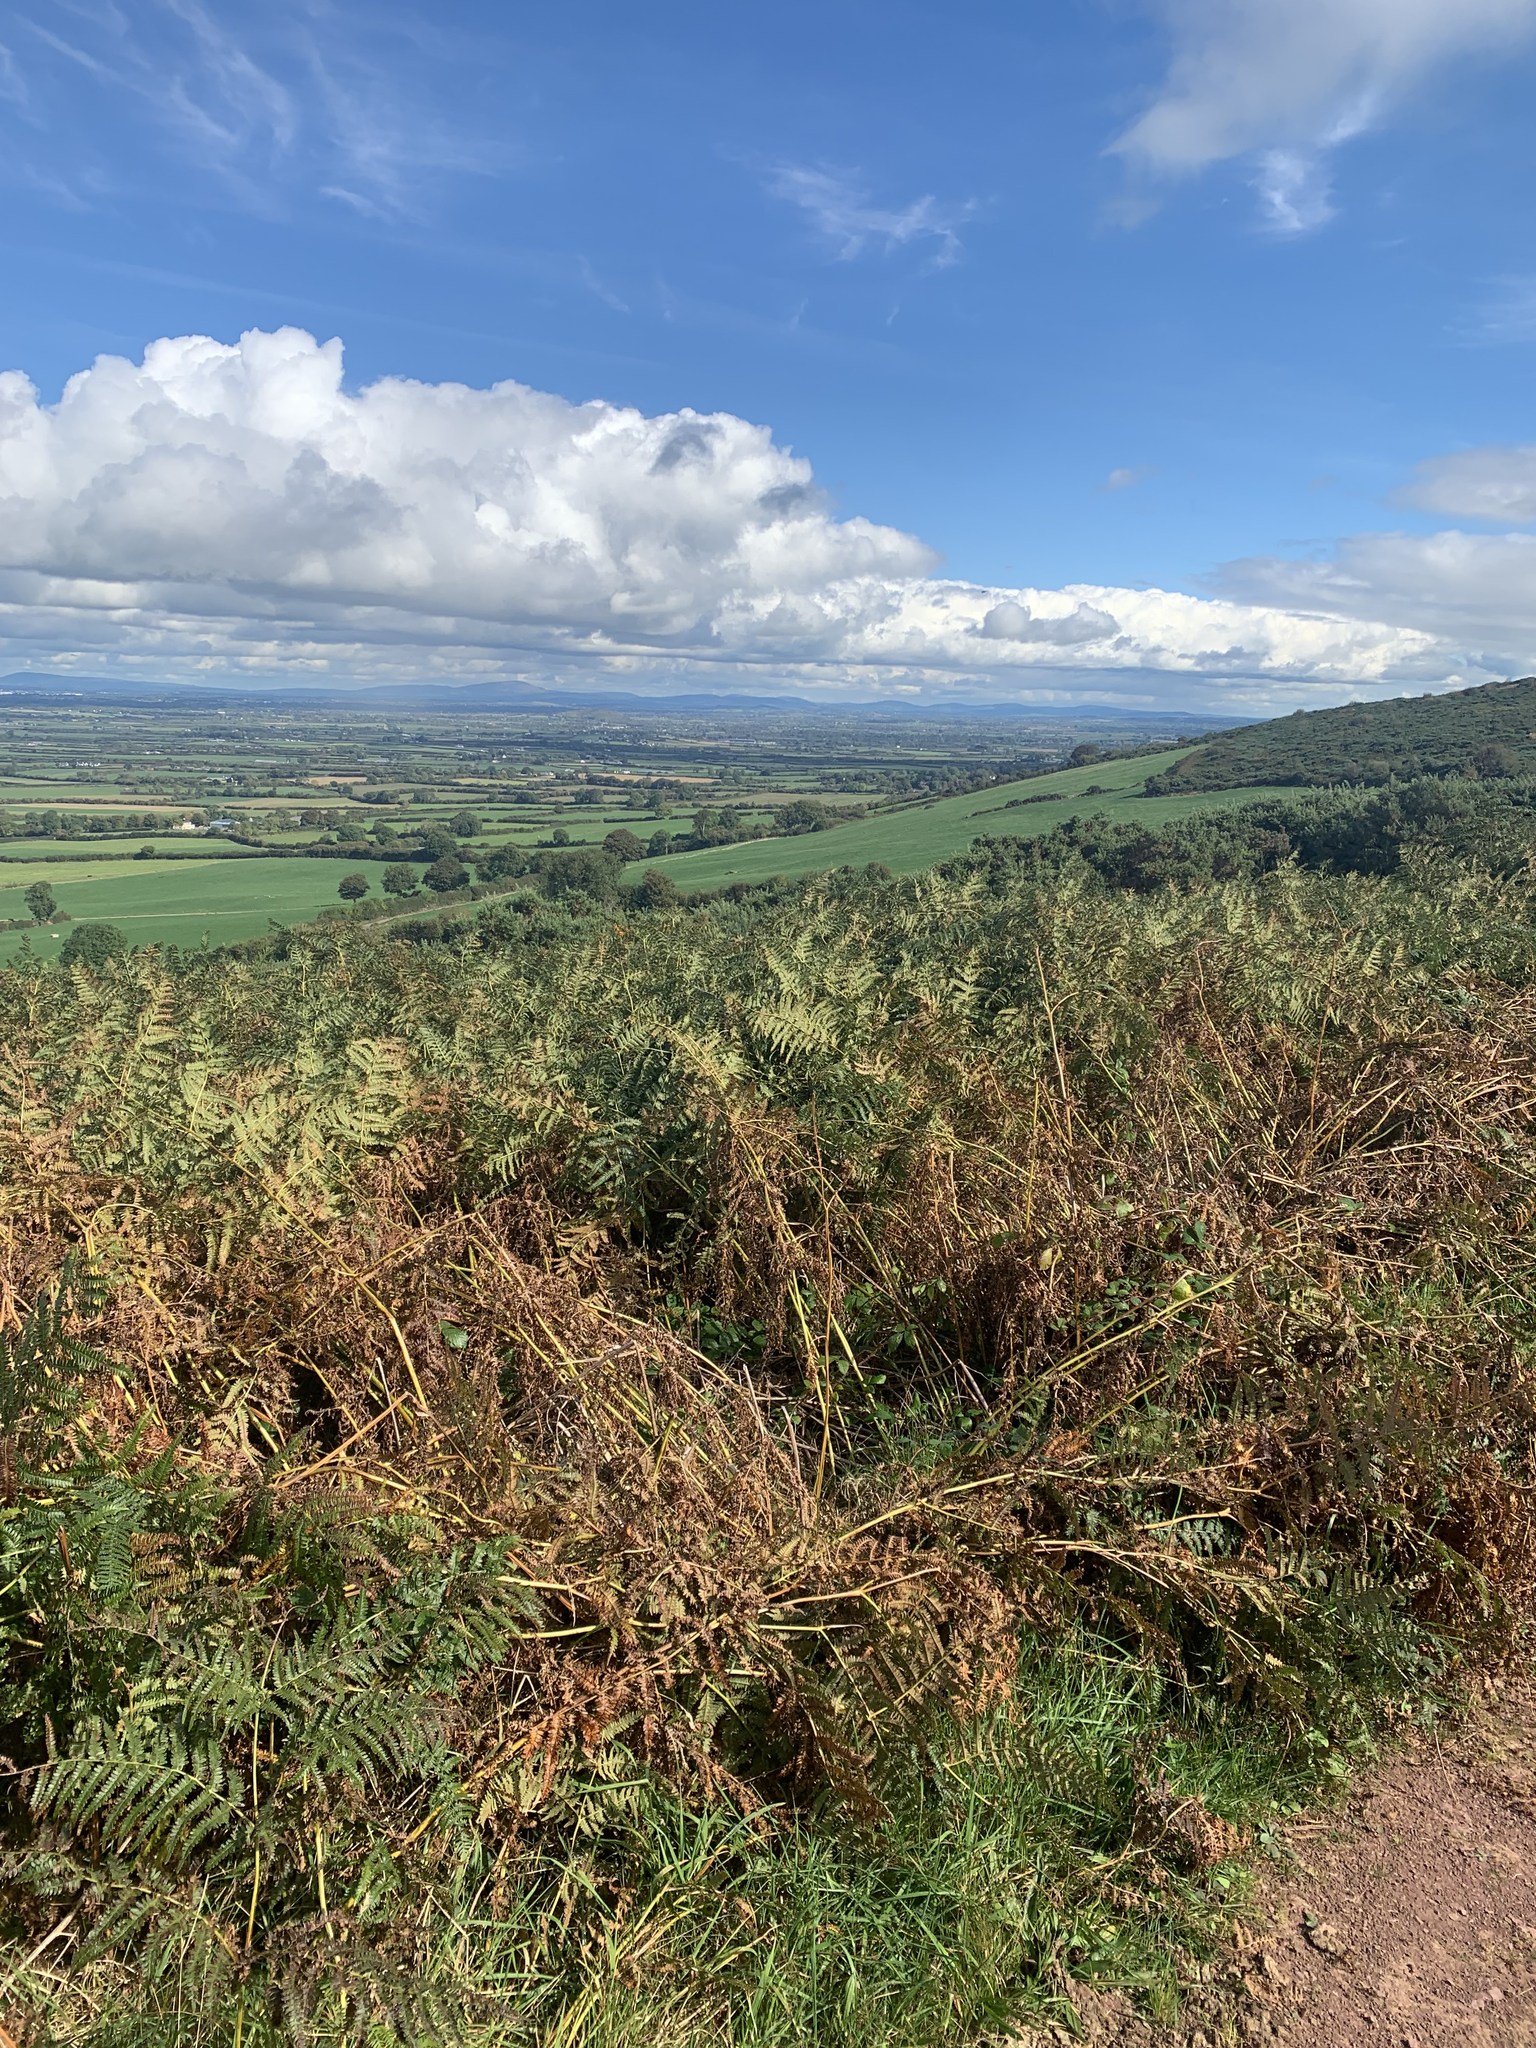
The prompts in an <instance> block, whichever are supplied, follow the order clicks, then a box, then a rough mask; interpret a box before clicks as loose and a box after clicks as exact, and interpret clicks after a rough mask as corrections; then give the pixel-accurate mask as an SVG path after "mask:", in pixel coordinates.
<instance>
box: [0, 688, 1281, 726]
mask: <svg viewBox="0 0 1536 2048" xmlns="http://www.w3.org/2000/svg"><path fill="white" fill-rule="evenodd" d="M101 698H104V699H108V700H110V701H111V702H113V703H118V704H134V705H137V706H140V707H141V708H143V709H154V708H157V707H168V706H172V705H174V706H175V707H176V708H177V709H180V710H184V709H186V708H188V707H189V706H193V705H198V706H207V707H208V708H210V709H217V708H218V706H219V705H221V704H234V703H238V704H247V705H259V704H271V705H281V706H282V707H284V708H285V709H288V710H296V709H300V708H304V707H311V708H313V709H316V710H327V711H340V710H365V711H379V712H391V711H395V712H410V711H461V712H469V713H473V712H512V713H516V712H521V713H523V714H525V715H527V716H532V717H554V716H558V715H559V714H560V713H562V712H571V711H616V712H624V713H627V714H628V715H629V716H631V717H634V718H662V717H666V718H695V717H700V718H701V717H719V716H720V715H721V714H722V713H727V714H728V713H732V712H737V713H756V714H758V715H764V714H768V715H778V716H780V717H784V716H791V715H792V716H796V717H837V718H860V719H864V718H868V719H878V720H882V721H885V722H888V723H894V722H900V723H907V722H909V721H913V722H923V723H930V724H935V723H937V724H959V723H965V722H975V721H986V722H988V723H992V722H997V721H1009V722H1014V723H1019V724H1026V725H1058V726H1059V725H1098V724H1111V723H1113V724H1117V725H1120V726H1130V727H1134V728H1136V729H1137V730H1140V729H1142V728H1143V727H1145V728H1147V729H1149V730H1156V731H1158V732H1163V731H1167V732H1171V733H1189V734H1191V735H1195V734H1203V733H1208V732H1210V731H1211V730H1212V729H1213V727H1214V726H1215V725H1216V724H1217V723H1218V722H1219V723H1220V725H1221V726H1222V727H1223V728H1225V727H1228V726H1232V725H1246V724H1249V723H1251V722H1252V721H1250V720H1248V719H1234V718H1233V717H1231V715H1230V714H1227V715H1226V716H1224V717H1223V718H1222V719H1221V720H1220V721H1217V720H1213V719H1212V718H1210V717H1209V716H1208V715H1207V714H1205V713H1203V712H1195V711H1158V712H1145V713H1143V712H1136V711H1126V710H1122V709H1120V708H1119V707H1117V706H1114V705H1103V704H1084V705H1072V706H1065V705H1062V706H1050V707H1048V708H1042V707H1040V706H1038V705H1033V704H1008V703H966V702H963V701H959V700H949V701H941V702H937V703H929V704H912V703H890V702H887V701H884V700H873V701H864V702H856V703H841V704H832V703H826V702H817V701H816V700H814V699H812V698H809V697H793V696H780V697H743V696H739V695H733V694H728V693H726V692H722V691H715V692H701V693H699V694H696V695H681V696H675V697H642V696H637V695H634V694H633V693H631V692H630V691H627V690H550V689H541V688H540V687H538V686H537V685H536V684H533V683H515V682H493V683H462V684H453V683H389V684H382V685H376V686H371V687H367V688H363V689H356V690H341V689H309V688H305V687H304V686H302V685H297V684H265V683H264V684H239V683H218V684H200V683H146V682H139V681H136V680H133V679H130V678H125V677H121V676H57V675H33V674H27V673H22V674H18V675H9V676H0V704H3V703H4V701H5V700H7V699H9V700H11V701H13V702H18V703H29V702H31V703H53V702H57V701H58V700H60V699H85V700H92V699H101Z"/></svg>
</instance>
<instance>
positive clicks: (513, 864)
mask: <svg viewBox="0 0 1536 2048" xmlns="http://www.w3.org/2000/svg"><path fill="white" fill-rule="evenodd" d="M475 867H476V869H477V871H478V873H479V876H480V879H481V881H482V882H504V881H507V880H509V879H510V878H511V877H512V876H514V875H526V874H527V872H528V856H527V854H526V853H524V851H523V849H522V848H521V847H520V846H516V845H514V844H513V843H512V841H511V840H506V841H504V842H503V843H502V845H500V846H497V847H493V848H492V850H491V852H490V853H488V854H487V855H486V857H485V859H484V860H479V861H476V862H475Z"/></svg>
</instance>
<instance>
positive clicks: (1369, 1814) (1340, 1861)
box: [1022, 1690, 1536, 2048]
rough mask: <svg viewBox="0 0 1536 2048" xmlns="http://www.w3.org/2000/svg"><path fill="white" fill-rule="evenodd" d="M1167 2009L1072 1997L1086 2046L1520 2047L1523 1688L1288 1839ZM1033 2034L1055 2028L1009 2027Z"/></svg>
mask: <svg viewBox="0 0 1536 2048" xmlns="http://www.w3.org/2000/svg"><path fill="white" fill-rule="evenodd" d="M1218 1975H1219V1978H1220V1981H1218V1982H1215V1983H1212V1984H1211V1985H1209V1986H1207V1987H1204V1988H1202V1989H1201V1990H1200V1991H1198V1992H1196V1993H1195V1995H1194V1996H1193V1997H1192V1999H1191V2001H1190V2005H1189V2007H1188V2009H1187V2011H1186V2014H1185V2017H1184V2019H1183V2021H1182V2023H1181V2024H1180V2025H1179V2026H1177V2027H1167V2026H1161V2025H1157V2024H1155V2023H1151V2022H1148V2021H1145V2020H1142V2019H1140V2018H1138V2017H1137V2016H1136V2015H1135V2014H1134V2013H1133V2012H1132V2011H1131V2010H1130V2008H1129V2006H1128V2005H1126V2004H1125V2003H1123V2002H1122V2001H1121V2000H1120V1999H1118V1998H1096V1997H1093V1996H1092V1995H1088V1996H1086V1997H1084V1998H1083V1999H1082V2000H1081V2001H1080V2010H1081V2013H1082V2019H1083V2023H1084V2034H1083V2035H1082V2036H1079V2037H1078V2038H1080V2039H1084V2038H1085V2039H1086V2040H1087V2041H1088V2042H1089V2043H1091V2044H1093V2048H1112V2044H1113V2048H1121V2044H1123V2048H1226V2044H1228V2043H1233V2044H1236V2043H1257V2044H1262V2048H1357V2044H1358V2048H1536V1692H1532V1691H1530V1690H1522V1691H1521V1692H1518V1693H1517V1692H1513V1691H1510V1692H1506V1693H1505V1694H1504V1695H1503V1696H1502V1697H1501V1698H1500V1699H1499V1700H1497V1701H1496V1702H1492V1703H1490V1704H1489V1705H1488V1706H1487V1707H1486V1708H1484V1709H1481V1710H1479V1711H1478V1712H1477V1713H1475V1714H1474V1715H1473V1716H1472V1717H1470V1718H1469V1720H1468V1721H1467V1722H1466V1724H1465V1725H1464V1726H1463V1727H1462V1728H1461V1729H1459V1730H1458V1731H1457V1732H1456V1733H1455V1734H1454V1735H1453V1736H1451V1737H1449V1738H1446V1739H1444V1740H1442V1741H1440V1742H1427V1741H1426V1742H1423V1743H1421V1744H1419V1745H1417V1746H1416V1747H1415V1748H1414V1749H1413V1750H1412V1751H1410V1752H1407V1753H1405V1754H1402V1755H1399V1756H1398V1757H1397V1758H1395V1759H1394V1760H1393V1761H1391V1762H1389V1763H1388V1764H1387V1765H1386V1766H1385V1767H1384V1768H1383V1769H1381V1770H1380V1771H1378V1772H1376V1773H1374V1774H1373V1775H1371V1776H1370V1777H1368V1778H1364V1779H1362V1781H1361V1783H1360V1785H1359V1786H1358V1787H1357V1789H1356V1790H1355V1792H1354V1793H1353V1794H1352V1796H1351V1797H1350V1799H1349V1800H1348V1802H1347V1803H1346V1804H1345V1806H1344V1807H1343V1808H1341V1809H1340V1811H1339V1812H1337V1813H1335V1814H1331V1815H1328V1816H1326V1817H1324V1818H1321V1819H1313V1820H1310V1821H1307V1822H1305V1823H1303V1824H1301V1825H1300V1826H1298V1827H1297V1828H1295V1829H1294V1830H1292V1832H1291V1835H1290V1838H1289V1855H1288V1857H1287V1859H1286V1861H1285V1863H1284V1864H1283V1865H1282V1866H1281V1867H1280V1868H1278V1869H1277V1870H1275V1871H1274V1872H1273V1873H1272V1874H1271V1875H1269V1876H1268V1877H1267V1878H1266V1879H1264V1881H1263V1882H1262V1884H1261V1888H1260V1892H1259V1895H1258V1898H1257V1900H1256V1902H1255V1907H1254V1910H1253V1912H1252V1913H1251V1915H1250V1916H1249V1926H1248V1929H1247V1931H1246V1933H1245V1934H1244V1935H1243V1937H1241V1940H1240V1946H1239V1949H1238V1951H1237V1952H1235V1953H1234V1954H1233V1955H1232V1956H1231V1957H1229V1959H1228V1965H1227V1967H1226V1968H1225V1969H1224V1970H1222V1971H1220V1972H1219V1973H1218ZM1022 2038H1023V2041H1024V2042H1028V2043H1030V2044H1031V2048H1033V2044H1034V2043H1039V2044H1041V2048H1044V2044H1045V2043H1046V2042H1060V2041H1063V2040H1068V2039H1071V2038H1073V2037H1072V2036H1070V2035H1067V2034H1065V2033H1063V2032H1062V2031H1060V2030H1055V2029H1053V2030H1051V2031H1050V2032H1048V2033H1045V2034H1036V2035H1033V2036H1031V2035H1028V2034H1026V2035H1025V2036H1023V2037H1022Z"/></svg>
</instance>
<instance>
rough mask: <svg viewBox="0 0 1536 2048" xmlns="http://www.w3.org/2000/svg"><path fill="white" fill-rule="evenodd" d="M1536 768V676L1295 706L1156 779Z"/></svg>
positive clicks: (1188, 781) (1355, 779)
mask: <svg viewBox="0 0 1536 2048" xmlns="http://www.w3.org/2000/svg"><path fill="white" fill-rule="evenodd" d="M1532 774H1536V677H1524V678H1522V679H1520V680H1519V681H1516V682H1508V683H1484V684H1482V685H1480V686H1479V687H1477V688H1475V689H1471V690H1457V691H1452V692H1450V693H1449V694H1439V695H1435V696H1428V697H1393V698H1390V699H1388V700H1386V701H1385V702H1381V703H1372V704H1340V705H1337V706H1335V707H1333V708H1332V709H1330V710H1326V711H1296V712H1293V713H1292V714H1291V715H1290V717H1288V718H1274V719H1268V720H1266V721H1265V722H1264V723H1263V724H1261V725H1250V726H1242V727H1239V728H1237V729H1236V730H1235V731H1232V732H1227V733H1220V734H1218V735H1217V736H1216V737H1215V738H1214V739H1211V740H1208V741H1207V742H1206V743H1205V744H1204V745H1203V746H1200V747H1197V748H1196V749H1195V751H1194V752H1193V753H1191V754H1187V755H1186V756H1185V757H1184V758H1183V760H1181V761H1178V762H1176V763H1175V764H1174V766H1173V767H1172V768H1170V769H1168V770H1167V771H1166V772H1165V773H1163V774H1162V775H1158V776H1154V777H1152V778H1151V779H1150V780H1149V781H1148V783H1147V794H1148V795H1149V796H1164V795H1171V794H1176V793H1180V792H1183V791H1187V790H1206V789H1246V788H1262V787H1265V786H1266V785H1283V784H1302V785H1305V786H1309V787H1313V788H1317V787H1324V786H1327V785H1329V784H1335V783H1361V784H1365V785H1367V786H1374V785H1378V784H1381V783H1385V782H1391V781H1408V780H1412V779H1413V778H1415V777H1417V776H1423V775H1438V776H1444V775H1462V776H1472V777H1476V778H1478V779H1480V780H1483V781H1489V782H1496V781H1501V780H1503V779H1505V778H1507V777H1510V776H1519V775H1532Z"/></svg>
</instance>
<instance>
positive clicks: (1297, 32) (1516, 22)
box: [1110, 0, 1536, 235]
mask: <svg viewBox="0 0 1536 2048" xmlns="http://www.w3.org/2000/svg"><path fill="white" fill-rule="evenodd" d="M1148 4H1150V5H1151V7H1152V9H1153V11H1154V12H1155V13H1156V14H1157V15H1158V16H1159V17H1160V18H1161V19H1162V21H1163V22H1164V24H1165V26H1166V28H1167V30H1168V34H1169V38H1170V41H1171V44H1172V49H1171V54H1170V59H1169V65H1168V70H1167V74H1166V76H1165V77H1164V79H1163V82H1162V84H1161V86H1160V87H1159V89H1158V91H1157V92H1156V93H1155V94H1154V96H1153V98H1152V101H1151V104H1150V105H1149V106H1148V107H1147V108H1146V110H1145V111H1144V112H1143V113H1142V114H1141V115H1139V116H1138V118H1137V119H1136V120H1135V121H1133V122H1132V123H1131V124H1130V126H1129V127H1128V128H1126V129H1125V130H1124V132H1123V133H1122V134H1121V135H1119V136H1118V137H1117V138H1116V140H1115V141H1114V142H1113V143H1112V144H1111V145H1110V148H1111V151H1112V153H1114V154H1117V155H1119V156H1121V157H1123V158H1124V159H1125V161H1126V162H1127V163H1128V164H1129V165H1130V166H1131V168H1132V170H1133V171H1134V172H1136V173H1139V174H1140V175H1142V176H1143V177H1149V178H1151V179H1154V180H1163V179H1168V178H1177V177H1183V176H1189V175H1192V174H1194V173H1197V172H1200V171H1203V170H1206V169H1208V168H1209V167H1210V166H1211V165H1213V164H1218V163H1224V162H1229V161H1232V160H1234V159H1240V158H1244V157H1250V158H1253V159H1254V160H1255V161H1256V165H1257V170H1256V175H1255V179H1254V183H1255V186H1256V189H1257V191H1258V194H1259V199H1260V205H1261V218H1262V221H1263V224H1264V225H1265V226H1266V227H1268V228H1269V229H1270V230H1271V231H1272V232H1278V233H1280V234H1284V235H1298V234H1306V233H1309V232H1311V231H1313V230H1314V229H1316V228H1319V227H1322V226H1324V225H1325V224H1326V223H1327V222H1328V221H1329V220H1331V219H1332V218H1333V217H1334V213H1335V208H1334V205H1333V202H1332V198H1331V195H1330V192H1329V175H1328V161H1329V158H1330V157H1331V155H1332V153H1333V152H1334V151H1335V150H1337V149H1338V148H1340V147H1341V146H1342V145H1343V144H1345V143H1347V142H1349V141H1351V140H1353V139H1354V138H1355V137H1357V136H1359V135H1363V134H1365V133H1366V132H1367V131H1368V130H1369V129H1371V128H1374V127H1376V126H1378V125H1379V124H1380V123H1381V122H1383V121H1384V120H1386V119H1387V118H1388V117H1389V116H1390V114H1391V113H1392V111H1393V110H1394V108H1396V107H1397V106H1398V105H1400V104H1401V102H1402V101H1403V100H1404V99H1405V98H1406V97H1407V96H1408V95H1409V94H1410V93H1412V92H1414V91H1416V90H1418V89H1419V88H1420V87H1421V86H1422V85H1423V84H1424V82H1425V81H1426V80H1427V79H1429V78H1430V77H1432V75H1433V74H1434V72H1435V70H1436V68H1437V67H1438V66H1440V65H1442V64H1444V63H1446V62H1448V61H1450V60H1453V59H1456V58H1462V57H1476V56H1488V55H1491V54H1495V53H1497V52H1499V51H1504V50H1509V49H1512V48H1515V47H1518V46H1519V45H1521V44H1523V43H1526V42H1528V41H1530V40H1531V39H1532V38H1533V37H1536V0H1148Z"/></svg>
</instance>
